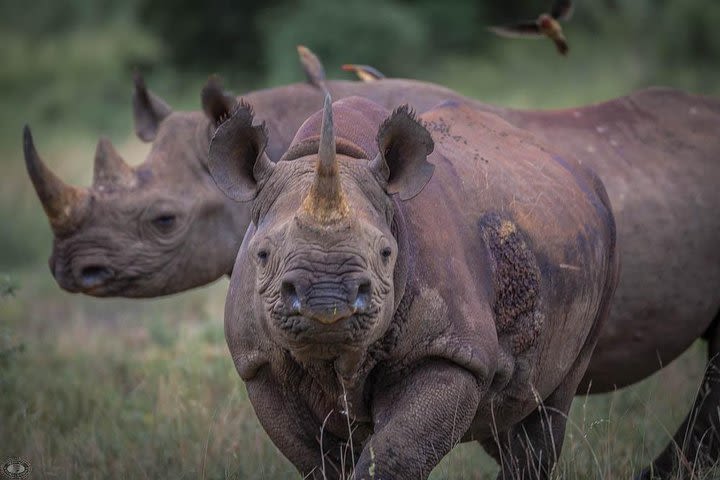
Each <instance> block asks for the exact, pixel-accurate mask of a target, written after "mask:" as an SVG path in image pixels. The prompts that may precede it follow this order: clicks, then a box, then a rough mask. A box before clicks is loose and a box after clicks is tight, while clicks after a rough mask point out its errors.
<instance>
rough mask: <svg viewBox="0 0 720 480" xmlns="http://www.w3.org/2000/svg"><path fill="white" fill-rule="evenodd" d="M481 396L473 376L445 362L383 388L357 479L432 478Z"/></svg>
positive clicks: (420, 367)
mask: <svg viewBox="0 0 720 480" xmlns="http://www.w3.org/2000/svg"><path fill="white" fill-rule="evenodd" d="M481 394H482V390H481V388H480V386H479V384H478V381H477V379H476V378H475V377H474V376H473V375H472V374H471V373H470V372H469V371H468V370H465V369H463V368H462V367H460V366H458V365H455V364H452V363H450V362H448V361H444V360H440V359H432V360H428V361H425V362H422V363H421V364H419V365H417V366H416V367H415V368H414V369H413V370H412V371H411V372H410V373H409V374H404V375H403V376H402V378H400V379H397V378H396V379H393V380H390V379H386V381H384V382H379V383H378V384H376V386H375V388H374V394H373V401H372V407H373V420H374V434H373V435H372V436H371V437H370V439H369V440H368V441H367V442H366V443H365V446H364V448H363V451H362V454H361V456H360V459H359V461H358V463H357V464H356V466H355V475H354V477H353V478H354V479H355V480H359V479H368V480H369V479H376V480H380V479H382V480H385V479H413V480H416V479H422V478H427V476H428V475H429V474H430V472H431V471H432V469H433V468H434V467H435V466H436V465H437V464H438V463H439V462H440V460H441V459H442V458H443V457H444V456H445V455H446V454H447V453H448V452H449V451H450V449H452V448H453V447H454V446H455V445H456V444H457V442H458V441H459V439H460V437H462V436H463V434H464V433H465V432H466V430H467V429H468V428H469V426H470V423H471V421H472V419H473V417H474V416H475V412H476V410H477V408H478V403H479V400H480V398H481Z"/></svg>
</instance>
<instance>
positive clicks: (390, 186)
mask: <svg viewBox="0 0 720 480" xmlns="http://www.w3.org/2000/svg"><path fill="white" fill-rule="evenodd" d="M377 144H378V148H379V151H380V153H379V154H378V156H377V157H375V159H374V160H373V161H372V162H371V163H370V169H371V170H372V171H373V173H374V174H375V175H376V177H377V178H378V179H379V180H380V181H381V183H383V184H384V185H385V190H386V191H387V193H389V194H391V195H394V194H396V193H397V194H399V196H400V199H401V200H409V199H411V198H413V197H414V196H415V195H417V194H418V193H420V192H421V191H422V189H423V188H424V187H425V185H426V184H427V183H428V182H429V181H430V178H431V177H432V174H433V171H434V170H435V166H434V165H433V164H432V163H430V162H428V161H427V157H428V155H430V154H431V153H432V151H433V149H434V148H435V144H434V142H433V139H432V137H431V136H430V133H429V132H428V131H427V129H426V128H425V127H424V126H423V125H422V124H421V123H420V122H419V121H418V120H417V118H416V117H415V113H414V112H413V111H412V110H411V109H410V107H409V106H407V105H403V106H402V107H399V108H398V109H396V110H395V111H394V112H393V113H392V115H390V117H388V118H387V119H386V120H385V121H384V122H383V123H382V125H380V129H379V130H378V134H377Z"/></svg>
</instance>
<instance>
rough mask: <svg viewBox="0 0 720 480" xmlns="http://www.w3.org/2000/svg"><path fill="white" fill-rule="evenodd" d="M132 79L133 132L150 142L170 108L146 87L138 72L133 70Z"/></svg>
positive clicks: (168, 113)
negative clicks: (133, 88) (133, 84)
mask: <svg viewBox="0 0 720 480" xmlns="http://www.w3.org/2000/svg"><path fill="white" fill-rule="evenodd" d="M133 80H134V83H135V90H134V91H133V97H132V104H133V120H134V121H135V134H136V135H137V136H138V137H139V138H140V140H142V141H143V142H152V141H153V140H154V139H155V135H157V131H158V127H159V126H160V122H162V121H163V119H164V118H165V117H167V116H168V115H170V113H171V112H172V108H170V106H169V105H168V104H167V103H165V102H164V101H163V100H162V99H161V98H160V97H158V96H157V95H155V94H154V93H152V92H150V91H149V90H148V89H147V87H146V86H145V80H144V79H143V77H142V75H140V73H139V72H137V71H136V72H135V74H134V75H133Z"/></svg>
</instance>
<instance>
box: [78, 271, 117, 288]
mask: <svg viewBox="0 0 720 480" xmlns="http://www.w3.org/2000/svg"><path fill="white" fill-rule="evenodd" d="M112 277H113V273H112V270H110V269H109V268H107V267H103V266H100V265H89V266H87V267H83V268H82V270H80V278H79V283H80V285H81V286H82V287H83V288H92V287H98V286H100V285H102V284H104V283H106V282H107V281H108V280H110V279H111V278H112Z"/></svg>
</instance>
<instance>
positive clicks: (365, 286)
mask: <svg viewBox="0 0 720 480" xmlns="http://www.w3.org/2000/svg"><path fill="white" fill-rule="evenodd" d="M371 294H372V283H370V280H368V279H364V280H361V281H360V283H359V284H358V287H357V296H356V297H355V301H354V302H353V304H352V305H353V307H354V308H355V310H356V311H359V312H362V311H364V310H366V309H367V307H368V305H370V295H371Z"/></svg>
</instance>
